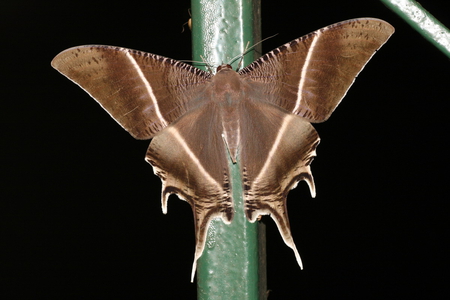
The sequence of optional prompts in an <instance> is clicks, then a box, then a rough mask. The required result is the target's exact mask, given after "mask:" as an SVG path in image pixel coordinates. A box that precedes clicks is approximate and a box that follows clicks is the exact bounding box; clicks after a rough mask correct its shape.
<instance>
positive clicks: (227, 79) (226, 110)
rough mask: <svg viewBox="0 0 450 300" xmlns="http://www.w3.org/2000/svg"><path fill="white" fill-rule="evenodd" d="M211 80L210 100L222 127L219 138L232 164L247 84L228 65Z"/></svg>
mask: <svg viewBox="0 0 450 300" xmlns="http://www.w3.org/2000/svg"><path fill="white" fill-rule="evenodd" d="M217 69H218V72H217V74H216V75H215V76H214V77H213V78H212V80H211V85H210V86H211V88H210V90H211V100H212V102H213V103H214V104H215V105H217V106H218V109H217V112H218V113H219V114H220V119H221V123H222V127H223V132H222V134H221V136H222V137H223V139H224V142H225V143H226V146H227V148H228V151H229V153H230V155H231V158H232V160H233V162H236V158H237V153H238V149H239V143H240V132H241V128H240V124H241V122H240V114H239V111H240V110H241V109H242V105H243V102H245V101H246V100H247V99H246V98H245V91H246V90H248V89H249V88H250V87H249V84H248V83H247V82H246V81H243V80H241V78H240V76H239V74H238V73H237V72H236V71H234V70H233V69H232V68H231V66H230V65H222V66H220V67H219V68H217Z"/></svg>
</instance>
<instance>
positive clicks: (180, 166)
mask: <svg viewBox="0 0 450 300" xmlns="http://www.w3.org/2000/svg"><path fill="white" fill-rule="evenodd" d="M393 33H394V28H393V27H392V26H391V25H390V24H388V23H387V22H385V21H383V20H379V19H374V18H360V19H352V20H347V21H343V22H340V23H336V24H333V25H330V26H327V27H324V28H322V29H319V30H317V31H314V32H312V33H310V34H307V35H305V36H303V37H300V38H298V39H295V40H293V41H291V42H289V43H287V44H284V45H282V46H281V47H279V48H277V49H275V50H273V51H271V52H269V53H267V54H265V55H264V56H262V57H261V58H259V59H258V60H256V61H254V62H253V63H252V64H250V65H249V66H247V67H246V68H243V69H242V70H240V71H234V70H233V69H232V68H231V66H230V65H227V64H222V65H221V66H219V67H218V68H217V71H216V74H212V73H211V72H205V71H202V70H200V69H197V68H195V67H193V66H191V65H188V64H185V63H183V62H180V61H176V60H173V59H170V58H166V57H162V56H159V55H155V54H151V53H145V52H140V51H136V50H131V49H125V48H120V47H112V46H102V45H87V46H80V47H75V48H70V49H67V50H65V51H63V52H61V53H60V54H58V55H57V56H56V57H55V58H54V59H53V61H52V66H53V67H54V68H55V69H56V70H58V71H59V72H61V73H62V74H63V75H64V76H66V77H67V78H69V79H70V80H72V81H73V82H75V83H76V84H78V85H79V86H80V87H81V88H82V89H84V90H85V91H86V92H87V93H88V94H89V95H91V96H92V97H93V98H94V99H95V100H96V101H97V102H98V103H99V104H100V105H101V106H102V107H103V108H104V109H105V110H106V111H107V112H108V113H109V114H110V115H111V117H113V118H114V119H115V120H116V121H117V122H118V123H119V124H120V125H121V126H122V127H123V128H124V129H125V130H127V131H128V132H129V133H130V134H131V135H132V136H133V137H135V138H136V139H152V141H151V143H150V146H149V148H148V151H147V154H146V157H145V159H146V161H147V162H148V163H150V164H151V165H152V167H153V170H154V173H155V174H156V175H157V176H159V177H160V178H161V180H162V200H161V201H162V210H163V213H166V212H167V201H168V197H169V195H170V194H176V195H177V196H178V197H179V198H180V199H182V200H185V201H187V202H188V203H189V204H190V205H191V207H192V211H193V214H194V222H195V237H196V248H195V257H194V266H193V273H194V272H195V266H196V262H197V259H198V258H199V257H200V256H201V254H202V252H203V249H204V246H205V239H206V233H207V229H208V226H209V223H210V221H211V220H212V219H214V218H221V219H222V220H223V222H225V223H230V222H232V219H233V214H234V203H233V199H232V198H231V190H232V189H233V186H231V183H230V170H229V163H228V161H229V158H230V159H231V161H232V162H233V163H237V162H238V163H239V166H240V170H241V178H242V183H241V184H242V187H243V191H244V192H243V195H242V196H243V199H244V205H245V207H244V209H245V213H246V217H247V218H248V220H249V221H250V222H255V220H256V219H257V218H258V217H259V216H260V215H267V214H268V215H270V216H271V217H272V219H273V220H274V221H275V223H276V225H277V227H278V229H279V231H280V234H281V236H282V237H283V240H284V242H285V243H286V244H287V246H289V247H290V248H292V250H293V251H294V253H295V256H296V259H297V261H298V263H299V265H300V267H302V262H301V259H300V255H299V253H298V251H297V248H296V246H295V244H294V241H293V238H292V235H291V230H290V226H289V219H288V212H287V208H286V197H287V194H288V192H289V191H290V190H291V189H293V188H295V187H296V186H297V184H298V182H299V181H301V180H304V181H306V182H307V184H308V185H309V188H310V192H311V195H312V197H314V196H315V193H316V192H315V186H314V180H313V176H312V173H311V168H310V164H311V162H312V160H313V158H314V157H315V156H316V147H317V145H318V143H319V136H318V134H317V132H316V131H315V130H314V128H313V126H312V125H311V123H318V122H323V121H326V120H327V119H328V118H329V117H330V115H331V113H332V112H333V111H334V109H335V108H336V106H337V105H338V104H339V102H340V101H341V100H342V98H343V97H344V96H345V94H346V92H347V90H348V89H349V88H350V86H351V85H352V84H353V82H354V80H355V77H356V76H357V75H358V73H359V72H360V71H361V70H362V69H363V67H364V66H365V64H366V63H367V62H368V61H369V59H370V58H371V57H372V55H374V53H375V52H376V51H377V50H378V49H379V48H380V47H381V46H382V45H383V44H384V43H385V42H386V41H387V40H388V38H389V37H390V36H391V35H392V34H393Z"/></svg>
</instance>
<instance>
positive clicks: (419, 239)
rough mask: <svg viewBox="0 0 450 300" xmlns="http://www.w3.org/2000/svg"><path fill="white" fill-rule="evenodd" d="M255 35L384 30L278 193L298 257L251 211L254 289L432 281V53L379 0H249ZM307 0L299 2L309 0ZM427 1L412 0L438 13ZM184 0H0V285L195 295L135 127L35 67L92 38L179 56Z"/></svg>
mask: <svg viewBox="0 0 450 300" xmlns="http://www.w3.org/2000/svg"><path fill="white" fill-rule="evenodd" d="M262 2H263V3H262V24H263V30H262V33H263V37H268V36H272V35H273V34H276V33H278V35H277V36H275V37H273V38H271V39H269V40H267V41H265V42H264V43H263V49H264V52H267V51H270V50H272V49H273V48H276V47H277V46H279V45H281V44H283V43H285V42H288V41H290V40H292V39H294V38H297V37H299V36H301V35H303V34H306V33H308V32H311V31H313V30H316V29H319V28H321V27H323V26H326V25H329V24H332V23H335V22H338V21H342V20H346V19H350V18H355V17H378V18H382V19H385V20H386V21H388V22H390V23H391V24H392V25H394V27H395V28H396V33H395V34H394V36H393V37H392V38H391V40H389V41H388V43H387V44H386V45H385V46H384V47H383V48H382V49H381V50H380V51H379V53H377V54H376V55H375V56H374V58H373V59H372V60H371V61H370V63H369V64H368V65H367V66H366V68H365V69H364V71H363V72H362V73H361V74H360V76H359V77H358V78H357V80H356V83H355V85H354V86H353V87H352V88H351V89H350V91H349V93H348V94H347V97H346V98H345V100H344V101H343V102H342V103H341V104H340V106H339V107H338V109H337V110H336V111H335V113H334V114H333V116H332V117H331V118H330V120H328V121H327V122H325V123H323V124H319V125H317V126H315V127H316V129H317V130H318V132H319V134H320V136H321V138H322V142H321V144H320V146H319V148H318V151H317V152H318V157H317V158H316V159H315V161H314V163H313V165H312V169H313V173H314V175H315V181H316V187H317V192H318V193H317V197H316V199H311V198H310V196H309V192H308V189H307V186H306V184H304V183H302V184H300V185H299V187H298V188H297V189H296V190H294V191H292V192H291V193H290V196H289V212H290V220H291V227H292V231H293V235H294V239H295V241H296V243H297V246H298V248H299V251H300V253H301V255H302V258H303V261H304V265H305V269H304V270H303V271H300V270H299V268H298V266H297V263H296V261H295V258H294V255H293V254H292V251H291V250H290V249H289V248H288V247H286V246H285V245H284V243H283V242H282V240H281V238H280V236H279V233H278V232H277V229H276V226H275V224H274V223H273V222H272V221H271V219H270V218H268V217H265V218H264V220H265V222H266V223H267V234H268V241H267V252H268V257H267V261H268V288H269V289H270V290H271V292H270V297H269V299H446V298H447V297H448V294H449V293H448V287H446V286H445V285H446V284H447V285H448V281H449V264H448V252H449V248H448V245H447V243H448V229H449V226H448V215H449V210H448V200H449V197H448V193H447V187H448V185H449V182H448V177H449V176H448V167H449V163H448V158H447V157H448V151H449V146H448V144H447V138H448V125H447V124H448V103H449V85H450V82H449V73H448V67H449V59H448V58H447V57H446V56H445V55H443V54H442V53H441V52H439V51H438V50H437V49H436V48H434V47H433V46H432V45H431V44H430V43H428V42H427V41H426V40H424V39H423V38H422V37H421V36H420V35H419V34H418V33H416V32H415V31H414V30H413V29H411V28H410V27H409V26H408V25H407V24H406V23H404V22H403V21H402V20H401V19H400V18H399V17H397V16H396V15H395V14H394V13H393V12H391V11H390V10H389V9H388V8H386V7H385V6H384V5H383V4H382V3H381V2H379V1H374V0H373V1H345V0H341V1H304V3H299V2H298V1H291V2H289V1H262ZM313 2H314V3H313ZM444 2H445V1H438V0H434V1H431V0H430V1H426V0H423V1H421V3H422V4H423V5H424V6H425V7H426V8H427V9H428V10H429V11H431V12H432V13H433V14H434V15H435V16H436V17H437V18H438V19H440V20H441V21H442V22H443V23H444V24H447V25H449V24H450V19H449V14H448V10H446V9H445V8H444V6H445V4H444ZM189 5H190V3H189V1H188V0H186V1H147V2H142V1H122V2H114V1H91V0H90V1H85V0H79V1H71V2H64V1H14V2H12V1H9V2H8V3H2V4H1V12H0V13H1V19H0V24H1V26H0V27H1V28H0V32H1V41H2V47H1V51H2V56H1V57H2V62H1V78H2V80H1V85H2V88H1V91H2V93H1V95H2V97H1V100H0V101H1V110H0V113H1V118H0V122H1V126H2V138H1V141H2V146H1V158H2V162H3V163H2V167H1V170H2V181H1V192H0V193H1V200H0V272H1V276H2V278H1V280H0V285H1V287H0V295H4V299H24V298H33V299H38V298H40V299H44V298H52V297H54V298H61V299H81V298H104V299H133V298H144V297H145V298H148V299H175V298H176V299H195V298H196V285H195V284H191V283H190V270H191V264H192V259H193V253H194V228H193V221H192V213H191V209H190V207H189V205H188V204H187V203H186V202H182V201H179V200H177V199H176V197H174V196H172V197H171V201H170V202H169V213H168V214H167V215H163V214H162V213H161V208H160V189H161V183H160V180H159V179H158V178H157V177H156V176H154V175H153V172H152V169H151V167H150V166H149V165H148V164H147V163H145V162H144V160H143V157H144V154H145V151H146V148H147V146H148V141H136V140H134V139H133V138H132V137H131V136H130V135H129V134H128V133H127V132H125V131H124V130H123V129H121V128H120V126H118V125H117V124H116V122H114V121H113V120H112V119H111V118H110V117H109V115H108V114H107V113H105V112H104V111H103V110H102V108H101V107H100V106H99V105H98V104H97V103H96V102H95V101H94V100H92V99H91V98H90V97H89V96H88V95H87V94H86V93H85V92H84V91H82V90H81V89H80V88H78V87H77V86H75V85H74V84H73V83H71V82H70V81H68V80H67V79H66V78H64V77H63V76H61V75H60V74H59V73H58V72H56V71H55V70H53V69H52V68H51V67H50V61H51V59H52V58H53V57H54V56H55V55H56V54H58V53H59V52H60V51H62V50H64V49H66V48H69V47H72V46H77V45H82V44H94V43H95V44H109V45H117V46H123V47H128V48H134V49H139V50H144V51H147V52H152V53H156V54H160V55H164V56H167V57H171V58H175V59H190V58H191V44H190V38H191V36H190V31H189V30H188V29H187V27H186V26H185V31H184V32H182V27H183V26H182V25H183V23H184V22H186V21H187V20H188V18H189V13H188V8H189Z"/></svg>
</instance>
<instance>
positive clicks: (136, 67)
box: [126, 51, 168, 127]
mask: <svg viewBox="0 0 450 300" xmlns="http://www.w3.org/2000/svg"><path fill="white" fill-rule="evenodd" d="M126 55H127V57H128V59H129V60H130V62H131V64H132V65H133V67H134V69H135V70H136V72H137V73H138V75H139V77H140V78H141V80H142V82H144V85H145V88H146V89H147V93H148V95H149V96H150V99H151V100H152V102H153V106H154V107H155V113H156V115H157V116H158V118H159V119H160V120H161V124H162V125H163V127H166V126H167V125H168V122H167V121H166V119H164V117H163V115H162V114H161V110H160V109H159V105H158V100H157V99H156V97H155V94H154V93H153V89H152V87H151V85H150V82H148V80H147V78H145V76H144V73H142V70H141V67H139V65H138V64H137V62H136V60H135V59H134V57H133V56H132V55H131V54H130V52H128V51H127V52H126Z"/></svg>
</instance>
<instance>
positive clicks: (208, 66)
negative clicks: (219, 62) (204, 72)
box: [200, 55, 214, 74]
mask: <svg viewBox="0 0 450 300" xmlns="http://www.w3.org/2000/svg"><path fill="white" fill-rule="evenodd" d="M200 57H201V58H202V60H203V63H204V64H205V65H206V67H207V68H208V71H209V73H211V74H213V73H214V72H213V69H212V66H211V64H209V63H207V62H206V59H205V58H204V57H203V56H202V55H200Z"/></svg>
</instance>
